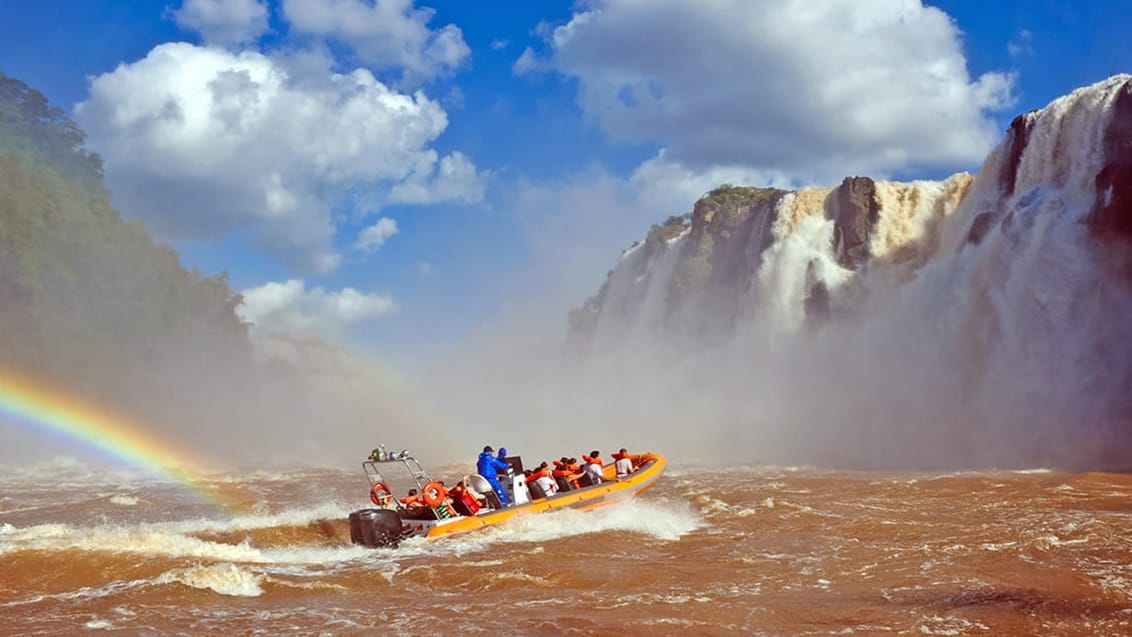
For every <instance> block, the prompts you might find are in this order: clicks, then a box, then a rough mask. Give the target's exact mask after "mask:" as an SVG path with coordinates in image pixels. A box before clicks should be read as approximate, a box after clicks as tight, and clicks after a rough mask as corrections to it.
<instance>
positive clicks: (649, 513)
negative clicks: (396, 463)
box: [397, 500, 703, 554]
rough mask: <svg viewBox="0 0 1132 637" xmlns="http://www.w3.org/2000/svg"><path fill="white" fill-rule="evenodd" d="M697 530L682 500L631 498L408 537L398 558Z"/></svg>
mask: <svg viewBox="0 0 1132 637" xmlns="http://www.w3.org/2000/svg"><path fill="white" fill-rule="evenodd" d="M701 526H703V522H702V520H701V518H700V516H698V515H696V513H695V511H694V510H692V508H691V507H689V506H688V505H687V503H685V502H658V501H644V500H631V501H628V502H619V503H617V505H612V506H609V507H603V508H600V509H595V510H591V511H576V510H572V509H567V510H560V511H549V513H542V514H532V515H520V516H516V517H514V518H512V519H509V520H507V522H505V523H503V524H499V525H496V526H490V527H488V528H484V530H482V531H478V532H474V533H468V534H462V535H456V536H454V537H447V539H440V540H421V539H411V540H409V541H405V542H403V543H402V545H401V549H398V550H397V553H398V554H414V553H422V554H426V553H427V554H435V553H436V552H437V551H441V552H451V553H456V554H463V553H470V552H475V551H481V550H483V549H484V548H487V546H489V545H491V544H496V543H523V542H548V541H550V540H558V539H561V537H571V536H575V535H585V534H589V533H609V532H617V531H623V532H628V533H638V534H642V535H649V536H651V537H653V539H655V540H660V541H676V540H679V539H680V537H683V536H684V535H686V534H688V533H691V532H693V531H695V530H696V528H700V527H701Z"/></svg>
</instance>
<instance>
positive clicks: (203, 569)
mask: <svg viewBox="0 0 1132 637" xmlns="http://www.w3.org/2000/svg"><path fill="white" fill-rule="evenodd" d="M262 579H263V578H262V576H260V575H256V574H255V573H252V572H251V571H248V570H246V569H242V568H240V567H238V566H236V565H235V564H213V565H209V566H194V567H191V568H183V569H175V570H172V571H167V572H165V573H162V574H161V575H160V576H158V578H157V580H156V581H157V582H158V583H161V584H166V583H172V582H178V583H181V584H184V585H185V586H191V587H192V588H199V589H208V590H211V591H214V592H216V593H220V594H221V595H231V596H234V597H259V596H260V595H262V594H263V588H262V587H261V586H260V582H261V581H262Z"/></svg>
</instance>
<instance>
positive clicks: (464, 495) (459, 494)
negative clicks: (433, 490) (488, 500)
mask: <svg viewBox="0 0 1132 637" xmlns="http://www.w3.org/2000/svg"><path fill="white" fill-rule="evenodd" d="M448 496H449V497H450V498H452V508H454V509H455V510H456V512H457V513H459V514H460V515H469V516H470V515H475V514H476V512H477V511H479V510H480V507H481V506H482V504H480V496H479V494H477V493H476V492H475V491H472V490H471V489H469V488H468V484H467V482H465V481H464V480H461V481H460V482H459V483H458V484H457V485H456V486H454V487H452V488H451V489H449V491H448Z"/></svg>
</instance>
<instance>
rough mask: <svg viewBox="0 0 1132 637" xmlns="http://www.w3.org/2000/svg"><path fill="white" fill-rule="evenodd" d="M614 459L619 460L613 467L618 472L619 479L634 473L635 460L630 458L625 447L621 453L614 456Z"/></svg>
mask: <svg viewBox="0 0 1132 637" xmlns="http://www.w3.org/2000/svg"><path fill="white" fill-rule="evenodd" d="M613 457H614V458H616V459H617V462H616V463H614V465H613V466H614V468H615V469H616V470H617V477H618V479H620V478H624V477H625V476H627V475H629V474H630V473H633V459H632V458H630V457H629V452H628V451H626V450H625V448H624V447H622V448H621V451H619V452H617V453H615V454H613Z"/></svg>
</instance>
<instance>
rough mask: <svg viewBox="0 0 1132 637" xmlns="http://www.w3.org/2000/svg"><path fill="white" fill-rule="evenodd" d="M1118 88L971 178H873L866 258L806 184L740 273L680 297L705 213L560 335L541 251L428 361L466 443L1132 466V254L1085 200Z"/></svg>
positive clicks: (847, 459)
mask: <svg viewBox="0 0 1132 637" xmlns="http://www.w3.org/2000/svg"><path fill="white" fill-rule="evenodd" d="M1122 85H1123V78H1114V79H1113V80H1109V81H1108V82H1106V83H1101V84H1098V85H1096V86H1094V87H1089V88H1088V89H1083V90H1082V91H1079V92H1078V93H1075V94H1074V95H1072V96H1067V97H1066V98H1063V99H1062V100H1059V101H1057V102H1055V103H1053V104H1051V105H1050V106H1049V107H1047V108H1046V109H1044V110H1043V111H1040V112H1035V113H1031V114H1028V115H1026V116H1024V117H1023V118H1020V121H1021V122H1022V125H1021V126H1020V127H1019V131H1021V130H1022V128H1023V127H1024V129H1025V132H1026V135H1025V139H1022V138H1019V137H1018V135H1020V134H1021V133H1020V132H1019V131H1013V132H1012V134H1011V135H1008V136H1007V137H1006V138H1005V139H1004V140H1003V142H1002V143H1001V144H1000V145H999V147H998V148H996V149H995V150H994V152H992V154H991V155H990V156H989V157H988V158H987V160H986V162H985V164H984V165H983V167H982V169H981V170H980V172H979V173H978V174H977V175H975V176H974V177H973V179H972V177H971V176H969V175H966V174H958V175H955V176H953V177H951V178H949V179H947V180H944V181H940V182H929V181H923V182H913V183H910V184H900V183H896V182H876V186H875V187H876V198H877V201H878V202H879V211H878V217H877V219H876V220H875V222H873V224H872V227H871V229H870V232H869V235H868V240H867V245H866V246H865V249H866V250H867V256H866V257H865V258H864V261H863V263H859V264H854V263H847V262H846V256H845V254H843V253H842V254H839V252H838V244H839V242H841V243H842V244H844V242H845V238H844V237H841V238H840V239H839V237H838V234H837V233H838V232H840V229H839V225H838V222H837V220H836V219H834V218H830V216H829V212H828V211H829V210H830V205H831V204H830V198H831V197H832V196H836V191H834V190H833V189H829V188H825V189H822V188H814V189H806V190H802V191H799V192H796V193H790V194H787V195H785V196H783V197H781V198H780V199H777V200H775V202H776V203H774V205H772V206H768V207H764V208H762V209H759V210H756V211H755V212H753V213H752V217H751V218H749V219H748V221H749V226H750V227H749V231H748V234H746V235H743V234H742V232H740V231H736V233H735V234H734V235H732V240H733V241H734V242H735V243H732V244H727V247H725V248H717V250H722V251H723V255H724V256H720V254H721V253H720V252H718V251H717V252H716V253H715V257H713V258H716V259H717V262H716V265H717V267H718V263H719V260H726V259H730V261H728V262H729V263H740V264H741V265H742V266H743V268H745V269H743V268H740V272H739V274H738V275H735V276H730V277H729V278H727V277H725V278H723V279H713V280H712V281H714V282H712V283H709V284H705V285H704V286H702V287H699V288H694V289H691V291H690V292H689V291H687V290H685V291H684V293H683V294H682V295H681V294H678V293H677V292H676V291H674V290H676V288H675V287H674V282H673V281H674V278H673V277H674V276H676V275H675V274H674V272H679V268H680V267H682V265H681V264H685V263H687V260H688V258H689V255H690V254H692V252H691V251H694V250H695V246H694V244H693V239H690V238H689V237H690V236H691V235H692V234H693V233H695V232H697V230H696V228H695V226H696V224H697V223H706V222H705V221H704V220H703V219H700V220H698V221H697V219H696V217H695V215H693V216H692V219H691V221H690V225H688V226H687V227H686V228H685V229H684V230H682V231H681V230H678V229H671V230H672V236H670V237H668V238H666V239H664V240H663V241H653V242H652V243H649V242H646V243H645V244H643V245H641V246H634V247H633V248H632V249H629V250H626V252H625V253H624V254H623V255H622V257H621V259H620V260H619V262H617V263H616V268H615V269H614V270H613V271H612V272H611V274H610V276H609V278H608V281H607V288H606V289H605V290H604V291H603V293H602V295H601V296H600V297H599V298H598V299H597V302H596V304H593V305H591V307H590V310H592V312H593V323H592V325H591V326H589V327H588V328H585V329H583V330H582V332H585V333H583V334H581V335H580V337H579V335H578V334H571V335H569V336H570V337H571V338H566V337H565V335H564V328H565V326H564V325H563V322H562V315H561V314H558V320H557V321H555V320H553V317H551V316H547V311H546V309H545V308H547V307H554V308H555V309H560V306H561V299H560V298H555V296H554V295H553V294H551V293H550V292H551V290H550V289H548V288H553V289H554V290H555V291H557V290H562V289H566V288H569V287H570V286H569V285H568V284H566V280H567V279H568V278H569V277H568V276H567V275H565V274H561V272H566V271H568V270H569V268H568V267H566V265H565V264H564V263H563V262H562V260H561V259H557V260H554V259H552V260H551V262H550V263H548V264H546V265H544V266H543V267H540V268H535V269H534V270H535V272H538V273H539V274H540V275H541V276H544V277H546V278H543V279H542V282H543V287H542V293H541V294H539V293H533V294H532V295H531V296H530V297H528V298H527V304H526V307H513V308H511V311H510V312H509V313H508V314H507V315H506V316H505V317H504V318H503V319H502V320H501V321H500V322H499V323H498V324H497V325H495V326H494V327H492V328H485V329H484V330H483V332H481V333H480V334H477V335H476V337H475V339H474V340H475V344H474V345H472V344H469V345H468V346H467V348H466V349H465V350H464V351H462V352H459V353H457V354H454V355H453V357H452V359H451V360H450V361H448V362H447V363H446V364H445V366H444V368H443V369H441V370H438V371H437V372H436V373H435V374H434V375H432V376H431V378H432V379H433V382H434V383H435V384H436V386H437V387H444V389H443V390H442V391H439V392H435V393H436V394H439V395H441V396H444V401H445V403H446V404H445V405H444V410H445V411H446V412H448V413H456V414H459V417H458V418H456V420H457V421H462V422H463V423H464V424H463V425H462V427H463V431H462V432H461V433H454V434H453V435H455V436H457V437H462V438H463V439H465V440H466V441H467V447H468V449H469V451H468V456H469V457H471V456H472V455H473V451H474V449H476V448H478V445H480V444H493V445H494V446H496V447H498V446H500V445H505V446H507V447H508V449H509V450H510V451H512V452H525V451H529V452H530V453H532V454H533V455H534V456H536V457H537V458H536V459H544V458H555V457H558V456H559V455H575V456H576V455H579V453H580V452H582V451H585V450H588V449H590V448H599V449H602V450H603V451H605V450H606V449H610V448H614V449H615V448H618V447H621V446H625V447H628V448H630V449H631V450H641V451H643V450H652V451H657V452H661V453H665V454H667V455H669V456H671V457H673V458H676V459H679V460H680V461H688V462H703V463H741V464H742V463H746V464H780V465H797V464H814V465H820V466H836V467H849V468H877V467H884V468H904V469H939V468H1019V467H1035V466H1039V467H1055V468H1072V469H1083V468H1107V469H1126V468H1127V466H1128V464H1129V462H1132V457H1130V456H1129V449H1130V448H1132V445H1130V441H1132V435H1130V433H1129V431H1128V426H1127V425H1128V420H1129V415H1130V414H1132V396H1130V395H1129V393H1128V391H1127V388H1128V387H1129V386H1132V351H1130V350H1129V348H1128V345H1127V344H1128V343H1129V342H1130V338H1132V324H1130V323H1129V322H1128V321H1126V320H1123V318H1122V317H1128V316H1132V294H1130V292H1132V290H1130V289H1129V285H1130V279H1129V278H1128V276H1127V272H1128V271H1129V265H1130V264H1129V258H1128V255H1127V251H1126V250H1122V249H1121V245H1122V244H1120V243H1119V240H1114V239H1112V238H1111V237H1105V236H1101V235H1098V233H1097V232H1095V224H1093V223H1092V217H1091V215H1093V214H1094V210H1095V209H1096V207H1097V205H1098V204H1097V202H1098V201H1106V200H1109V199H1111V198H1112V194H1111V191H1110V192H1109V194H1108V195H1105V194H1104V193H1098V192H1097V191H1096V187H1095V185H1094V179H1093V178H1094V176H1095V175H1097V174H1098V173H1100V172H1101V170H1102V168H1103V167H1104V166H1105V165H1106V161H1109V159H1107V158H1106V156H1105V154H1104V152H1103V149H1102V145H1101V140H1102V139H1103V138H1104V135H1105V130H1106V127H1107V126H1109V121H1110V117H1115V116H1113V115H1112V109H1113V108H1114V106H1113V105H1114V101H1115V99H1116V98H1115V96H1116V95H1117V94H1118V93H1119V90H1120V87H1121V86H1122ZM1106 198H1107V199H1106ZM720 214H722V213H720ZM654 218H656V219H659V218H661V215H656V216H655V217H654ZM579 225H580V226H584V227H589V228H591V229H594V230H595V232H600V226H595V225H593V224H592V220H584V221H583V220H579ZM612 225H614V226H616V225H617V224H616V223H614V224H612ZM551 227H553V236H554V237H557V238H558V240H559V241H560V242H562V243H563V244H565V245H569V246H570V247H571V248H576V249H579V250H581V251H582V252H585V251H586V248H585V245H584V242H583V245H582V246H581V247H579V244H578V243H569V242H568V241H569V239H572V238H575V234H571V233H569V232H563V228H561V227H559V226H557V225H554V224H551ZM735 236H740V237H744V238H743V239H742V240H739V239H735ZM563 237H566V239H565V240H563ZM639 237H640V235H638V238H639ZM624 245H626V244H623V246H624ZM843 247H844V245H842V248H843ZM556 267H557V268H560V269H561V270H560V274H559V276H558V277H557V278H556V277H554V276H553V275H550V274H547V273H548V272H550V271H553V270H555V268H556ZM583 269H585V268H583ZM555 280H557V281H559V282H560V283H562V285H561V286H559V287H555V286H554V285H553V281H555ZM596 288H597V286H596V285H594V286H592V287H591V288H590V290H591V292H590V293H591V294H592V293H593V291H596ZM581 305H582V303H581V302H578V303H576V304H575V307H578V306H581ZM575 330H576V328H575ZM568 331H569V330H566V332H568ZM576 337H577V338H576ZM430 393H434V392H430ZM468 430H471V431H472V432H474V434H478V436H479V437H478V439H476V435H473V434H469V433H467V431H468Z"/></svg>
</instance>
